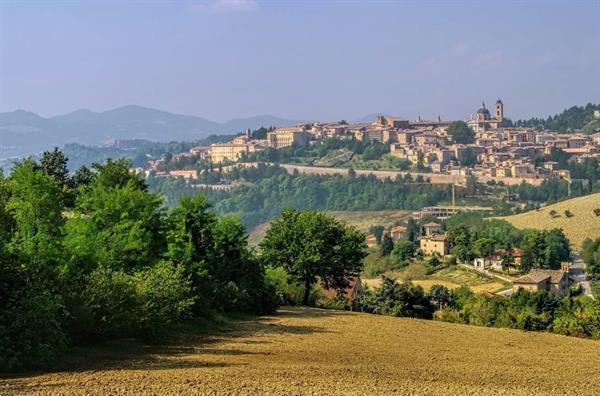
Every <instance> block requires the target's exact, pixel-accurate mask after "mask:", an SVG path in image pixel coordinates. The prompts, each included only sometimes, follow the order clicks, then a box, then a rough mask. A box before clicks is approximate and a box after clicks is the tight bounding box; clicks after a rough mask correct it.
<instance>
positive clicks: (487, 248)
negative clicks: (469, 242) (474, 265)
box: [473, 238, 494, 260]
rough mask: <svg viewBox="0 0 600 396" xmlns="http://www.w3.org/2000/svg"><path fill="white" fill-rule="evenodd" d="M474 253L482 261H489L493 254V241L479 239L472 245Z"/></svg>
mask: <svg viewBox="0 0 600 396" xmlns="http://www.w3.org/2000/svg"><path fill="white" fill-rule="evenodd" d="M473 249H474V250H475V252H476V253H477V254H478V255H479V256H480V257H483V259H484V260H485V259H489V257H490V256H491V255H492V253H493V252H494V240H492V239H490V238H480V239H478V240H476V241H475V243H474V244H473Z"/></svg>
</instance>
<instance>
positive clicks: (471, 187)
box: [465, 175, 481, 195]
mask: <svg viewBox="0 0 600 396" xmlns="http://www.w3.org/2000/svg"><path fill="white" fill-rule="evenodd" d="M480 189H481V184H480V183H479V181H478V180H477V176H475V175H469V176H467V181H466V188H465V192H466V193H467V195H476V194H477V193H478V192H479V191H480Z"/></svg>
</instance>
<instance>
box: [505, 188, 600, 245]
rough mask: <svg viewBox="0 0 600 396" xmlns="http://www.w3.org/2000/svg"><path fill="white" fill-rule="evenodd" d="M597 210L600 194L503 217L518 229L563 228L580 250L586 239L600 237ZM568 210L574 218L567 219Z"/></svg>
mask: <svg viewBox="0 0 600 396" xmlns="http://www.w3.org/2000/svg"><path fill="white" fill-rule="evenodd" d="M596 208H600V193H597V194H591V195H587V196H585V197H578V198H573V199H569V200H566V201H562V202H559V203H556V204H553V205H548V206H546V207H544V208H542V209H540V210H537V211H536V210H534V211H530V212H526V213H521V214H518V215H513V216H508V217H503V219H504V220H506V221H508V222H510V223H511V224H513V225H514V226H515V227H517V228H537V229H551V228H562V229H563V231H564V232H565V234H566V235H567V238H569V240H570V241H571V243H572V244H573V246H575V247H578V248H579V247H581V243H582V242H583V240H584V239H585V238H598V237H600V217H598V216H596V215H594V213H593V210H594V209H596ZM551 210H555V211H556V213H557V214H558V216H559V217H555V218H552V216H550V211H551ZM566 210H569V211H571V213H573V217H566V216H565V211H566Z"/></svg>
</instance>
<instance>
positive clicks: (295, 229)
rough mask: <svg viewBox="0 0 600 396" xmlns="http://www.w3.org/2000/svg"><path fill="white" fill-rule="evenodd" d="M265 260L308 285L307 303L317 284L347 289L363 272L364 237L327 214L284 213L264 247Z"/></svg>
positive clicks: (271, 230) (306, 288) (296, 211)
mask: <svg viewBox="0 0 600 396" xmlns="http://www.w3.org/2000/svg"><path fill="white" fill-rule="evenodd" d="M260 248H261V253H262V258H263V259H264V260H265V262H266V263H267V264H269V265H272V266H281V267H284V268H285V269H286V270H287V272H288V273H289V274H290V276H292V278H294V279H296V280H297V281H298V282H300V283H301V284H303V285H304V296H303V303H304V304H308V302H309V295H310V290H311V288H312V287H313V285H314V284H315V283H316V282H317V280H321V282H322V283H323V285H324V286H325V287H331V288H335V289H338V290H342V289H344V288H346V287H347V286H348V284H349V278H350V277H354V276H357V275H358V274H359V273H360V271H361V270H362V266H363V263H362V260H363V258H364V257H365V256H366V244H365V242H364V234H362V233H361V232H358V231H356V230H355V229H354V228H352V227H350V226H347V225H346V224H343V223H340V222H338V221H337V220H335V219H334V218H332V217H330V216H327V215H325V214H323V213H319V212H313V211H298V210H295V209H287V210H284V211H283V213H282V214H281V216H280V217H279V218H277V219H275V220H274V221H273V222H272V223H271V228H270V229H269V230H268V231H267V234H266V236H265V238H264V239H263V241H262V242H261V243H260Z"/></svg>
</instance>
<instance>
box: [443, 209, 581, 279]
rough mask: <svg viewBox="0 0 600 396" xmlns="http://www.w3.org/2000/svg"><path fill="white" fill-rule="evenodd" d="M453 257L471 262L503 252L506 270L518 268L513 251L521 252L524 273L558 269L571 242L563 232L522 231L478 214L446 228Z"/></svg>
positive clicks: (456, 219) (455, 219)
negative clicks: (540, 269) (515, 249)
mask: <svg viewBox="0 0 600 396" xmlns="http://www.w3.org/2000/svg"><path fill="white" fill-rule="evenodd" d="M445 227H446V230H447V231H448V238H449V241H450V245H451V249H452V250H451V253H452V255H453V256H455V257H456V258H457V259H459V260H462V261H470V260H473V258H475V257H483V258H487V257H490V256H491V255H492V254H493V253H494V252H495V251H498V250H503V251H504V252H505V254H506V257H503V261H505V262H506V270H510V268H512V267H515V261H514V257H512V253H511V251H512V249H513V248H519V249H520V250H521V252H522V257H521V266H520V269H521V270H522V271H528V270H530V269H532V268H545V269H558V268H560V263H561V262H562V261H568V260H569V258H570V248H569V240H568V239H567V237H566V236H565V234H564V233H563V231H562V230H560V229H552V230H535V229H531V230H519V229H517V228H515V227H514V226H513V225H511V224H510V223H508V222H506V221H504V220H496V219H493V220H485V219H483V218H481V216H480V215H476V214H460V215H456V216H453V217H452V218H450V219H449V220H448V221H447V222H446V224H445Z"/></svg>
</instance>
